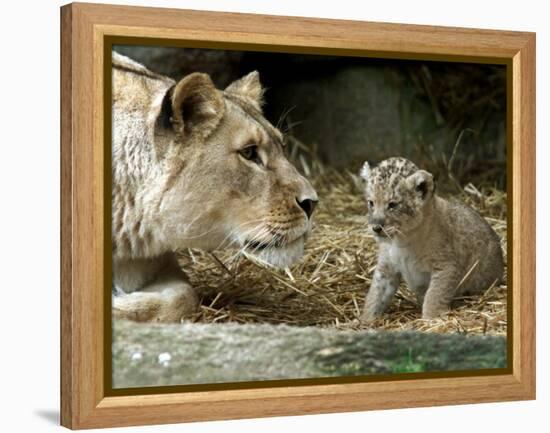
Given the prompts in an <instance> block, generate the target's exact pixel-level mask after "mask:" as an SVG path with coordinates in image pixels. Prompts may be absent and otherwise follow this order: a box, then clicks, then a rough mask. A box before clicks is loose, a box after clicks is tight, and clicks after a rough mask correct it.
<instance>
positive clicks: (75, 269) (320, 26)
mask: <svg viewBox="0 0 550 433" xmlns="http://www.w3.org/2000/svg"><path fill="white" fill-rule="evenodd" d="M61 15H62V17H61V25H62V40H61V47H62V63H61V73H62V77H61V98H62V112H61V195H62V205H61V214H62V218H61V246H62V251H61V314H62V321H61V334H62V335H61V422H62V424H63V425H64V426H67V427H71V428H90V427H107V426H124V425H136V424H155V423H173V422H183V421H198V420H213V419H231V418H244V417H264V416H275V415H297V414H308V413H320V412H344V411H354V410H370V409H385V408H396V407H415V406H429V405H444V404H462V403H476V402H487V401H507V400H521V399H532V398H534V396H535V305H534V302H535V37H534V34H530V33H519V32H502V31H491V30H474V29H457V28H443V27H431V26H411V25H396V24H385V23H364V22H354V21H338V20H320V19H312V18H287V17H274V16H263V15H243V14H230V13H209V12H200V11H184V10H174V9H152V8H135V7H124V6H107V5H93V4H72V5H68V6H64V7H63V8H62V13H61ZM206 29H207V30H206ZM106 35H111V36H140V37H152V38H163V39H169V40H172V41H174V43H176V42H177V41H181V40H185V41H217V42H226V43H232V44H240V43H247V44H250V43H254V44H257V47H256V48H257V49H259V50H261V49H262V48H263V46H264V45H270V46H272V45H278V46H279V48H278V49H279V50H283V51H284V50H292V51H304V52H305V51H307V50H313V51H316V50H317V51H319V50H325V49H332V50H341V52H342V53H348V52H350V50H352V51H354V54H358V53H359V54H362V55H376V56H383V57H399V58H423V59H442V58H445V59H450V60H470V61H478V62H487V61H491V62H499V63H504V64H510V65H511V67H512V81H513V85H512V105H511V110H512V119H513V124H512V127H511V130H510V131H509V134H511V150H512V154H513V166H511V173H509V174H508V175H509V176H511V179H512V181H511V187H512V197H513V204H512V207H513V220H512V221H511V224H512V227H513V236H512V237H511V239H512V242H513V249H514V254H513V258H512V265H513V281H512V283H513V284H512V290H513V303H512V304H511V308H512V310H513V372H512V374H508V375H501V376H478V377H461V378H440V379H417V380H405V381H385V382H373V383H353V384H339V385H315V386H300V387H286V388H283V387H281V388H258V389H242V390H226V391H208V392H206V391H205V392H193V393H174V394H159V395H142V396H129V397H106V396H105V389H104V387H103V374H104V371H103V356H104V353H103V331H104V329H103V323H104V322H103V319H104V314H106V312H105V308H104V301H105V299H104V297H103V293H104V292H103V287H104V270H105V269H104V264H103V251H102V248H103V237H104V236H108V235H109V234H108V233H106V232H105V230H104V224H103V215H104V208H103V199H104V195H103V194H104V192H103V186H104V178H103V167H104V164H105V159H104V158H105V157H106V155H105V154H104V152H103V111H102V107H103V84H104V83H103V74H102V70H103V41H104V36H106ZM233 46H235V45H233ZM269 49H274V48H273V47H270V48H269ZM449 56H451V57H449ZM107 314H108V312H107Z"/></svg>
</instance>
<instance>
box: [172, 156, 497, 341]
mask: <svg viewBox="0 0 550 433" xmlns="http://www.w3.org/2000/svg"><path fill="white" fill-rule="evenodd" d="M291 156H292V155H291ZM294 156H295V155H294ZM297 165H298V166H301V167H302V169H303V171H305V172H306V174H308V175H309V176H310V178H311V179H312V182H313V184H314V185H315V187H316V189H317V192H318V194H319V197H320V202H319V205H318V206H317V209H316V211H315V215H314V228H313V231H312V235H311V237H310V238H309V239H308V242H307V247H306V252H305V256H304V257H303V259H302V260H301V261H300V262H299V263H298V264H296V265H294V266H292V267H291V268H290V269H287V270H277V269H273V268H270V267H269V266H266V265H264V264H262V263H258V262H257V261H256V260H255V259H253V258H251V257H245V256H238V257H235V251H216V252H214V253H213V254H211V253H206V252H203V251H198V250H185V251H181V254H180V259H181V264H182V266H183V268H184V269H185V270H186V273H187V274H188V276H189V278H190V280H191V283H192V284H193V286H194V287H196V288H197V289H198V290H199V291H200V293H201V295H202V302H201V308H200V311H199V312H198V313H197V314H196V316H195V317H194V319H193V320H194V321H196V322H203V323H213V322H218V323H224V322H236V323H272V324H280V323H284V324H288V325H294V326H319V327H333V328H337V329H360V328H361V327H362V325H359V323H358V321H357V318H358V316H359V315H360V312H361V310H362V308H363V303H364V296H365V291H366V289H368V287H369V286H370V282H371V276H372V273H373V270H374V267H375V265H376V255H377V249H376V244H375V242H374V239H373V238H372V237H370V236H369V235H368V232H367V230H366V218H365V204H364V199H363V197H362V194H361V191H360V189H359V186H358V179H357V177H356V176H355V175H353V174H352V171H336V170H334V169H331V168H327V167H323V166H322V165H321V164H320V163H319V162H317V161H315V160H313V162H309V163H306V162H305V160H304V159H303V158H299V159H298V161H297ZM455 195H456V196H457V198H458V199H460V200H462V201H465V202H466V203H468V204H469V205H471V206H472V207H474V208H475V209H477V210H478V211H479V212H480V213H481V214H482V215H483V216H484V217H485V218H486V219H487V221H488V222H489V223H490V224H491V225H492V227H493V228H494V229H495V230H496V232H497V233H498V234H499V236H500V237H501V239H502V247H503V251H504V254H505V257H506V235H507V232H506V208H507V206H506V194H505V192H502V191H499V190H496V189H494V188H490V187H487V188H479V189H478V188H476V187H474V186H473V185H472V184H467V185H466V186H465V187H464V188H463V189H462V190H461V191H460V192H458V193H457V194H455ZM506 305H507V287H506V284H501V285H497V286H494V287H491V288H490V289H489V290H488V291H487V292H486V293H485V295H483V296H481V297H480V296H477V297H463V298H460V299H457V300H455V302H454V304H453V309H452V310H451V311H450V312H449V313H448V314H447V315H446V316H444V317H442V318H439V319H435V320H423V319H421V318H420V307H419V306H418V305H417V304H416V302H415V298H414V296H413V295H412V294H411V293H410V292H409V291H408V290H407V288H406V287H405V286H404V285H402V286H401V287H400V289H399V290H398V292H397V295H396V296H395V298H394V300H393V301H392V303H391V305H390V307H389V309H388V311H387V313H386V314H385V315H384V317H382V318H380V319H378V320H377V321H376V322H374V323H373V324H372V325H371V326H372V327H373V328H374V329H379V330H380V329H382V330H392V331H397V330H399V331H402V330H418V331H425V332H435V333H454V332H459V333H469V334H493V335H505V334H506V323H507V312H506V311H507V310H506Z"/></svg>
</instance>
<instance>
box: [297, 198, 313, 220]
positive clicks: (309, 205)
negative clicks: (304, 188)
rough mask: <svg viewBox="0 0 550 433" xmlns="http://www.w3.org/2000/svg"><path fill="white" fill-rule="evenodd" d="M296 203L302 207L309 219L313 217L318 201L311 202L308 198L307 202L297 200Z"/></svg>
mask: <svg viewBox="0 0 550 433" xmlns="http://www.w3.org/2000/svg"><path fill="white" fill-rule="evenodd" d="M296 202H297V203H298V206H300V207H301V208H302V209H303V211H304V212H305V213H306V215H307V217H308V218H311V215H312V214H313V211H314V210H315V206H317V202H318V201H317V200H311V199H309V198H306V199H305V200H302V201H300V200H298V198H296Z"/></svg>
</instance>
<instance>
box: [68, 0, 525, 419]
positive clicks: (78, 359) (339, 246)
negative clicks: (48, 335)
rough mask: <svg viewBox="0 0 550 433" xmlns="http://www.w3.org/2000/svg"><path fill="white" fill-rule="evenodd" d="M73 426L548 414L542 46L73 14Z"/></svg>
mask: <svg viewBox="0 0 550 433" xmlns="http://www.w3.org/2000/svg"><path fill="white" fill-rule="evenodd" d="M61 51H62V64H61V93H62V94H61V98H62V113H61V114H62V123H61V133H62V134H61V163H62V164H61V167H62V173H61V193H62V212H61V213H62V220H61V237H62V257H61V259H62V260H61V261H62V268H61V306H62V308H61V314H62V317H61V337H62V339H61V355H62V356H61V378H62V386H61V417H62V424H63V425H64V426H67V427H70V428H74V429H78V428H90V427H108V426H126V425H137V424H155V423H173V422H184V421H200V420H214V419H232V418H243V417H263V416H275V415H292V414H296V415H297V414H307V413H322V412H342V411H357V410H370V409H384V408H397V407H414V406H428V405H444V404H461V403H476V402H488V401H506V400H521V399H533V398H535V304H534V303H535V272H534V267H535V195H534V190H535V36H534V34H531V33H520V32H511V31H492V30H491V31H489V30H474V29H458V28H444V27H427V26H411V25H397V24H383V23H367V22H354V21H336V20H321V19H312V18H288V17H277V16H262V15H244V14H231V13H214V12H201V11H189V10H171V9H156V8H137V7H126V6H113V5H95V4H70V5H67V6H64V7H62V8H61Z"/></svg>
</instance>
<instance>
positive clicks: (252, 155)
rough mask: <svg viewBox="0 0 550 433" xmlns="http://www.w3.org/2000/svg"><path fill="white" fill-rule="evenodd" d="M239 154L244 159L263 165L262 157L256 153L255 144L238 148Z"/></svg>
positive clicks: (256, 147)
mask: <svg viewBox="0 0 550 433" xmlns="http://www.w3.org/2000/svg"><path fill="white" fill-rule="evenodd" d="M239 155H241V156H242V157H243V158H244V159H247V160H249V161H252V162H255V163H256V164H259V165H263V162H262V159H261V158H260V155H259V154H258V146H256V145H252V146H247V147H245V148H244V149H241V150H239Z"/></svg>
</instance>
